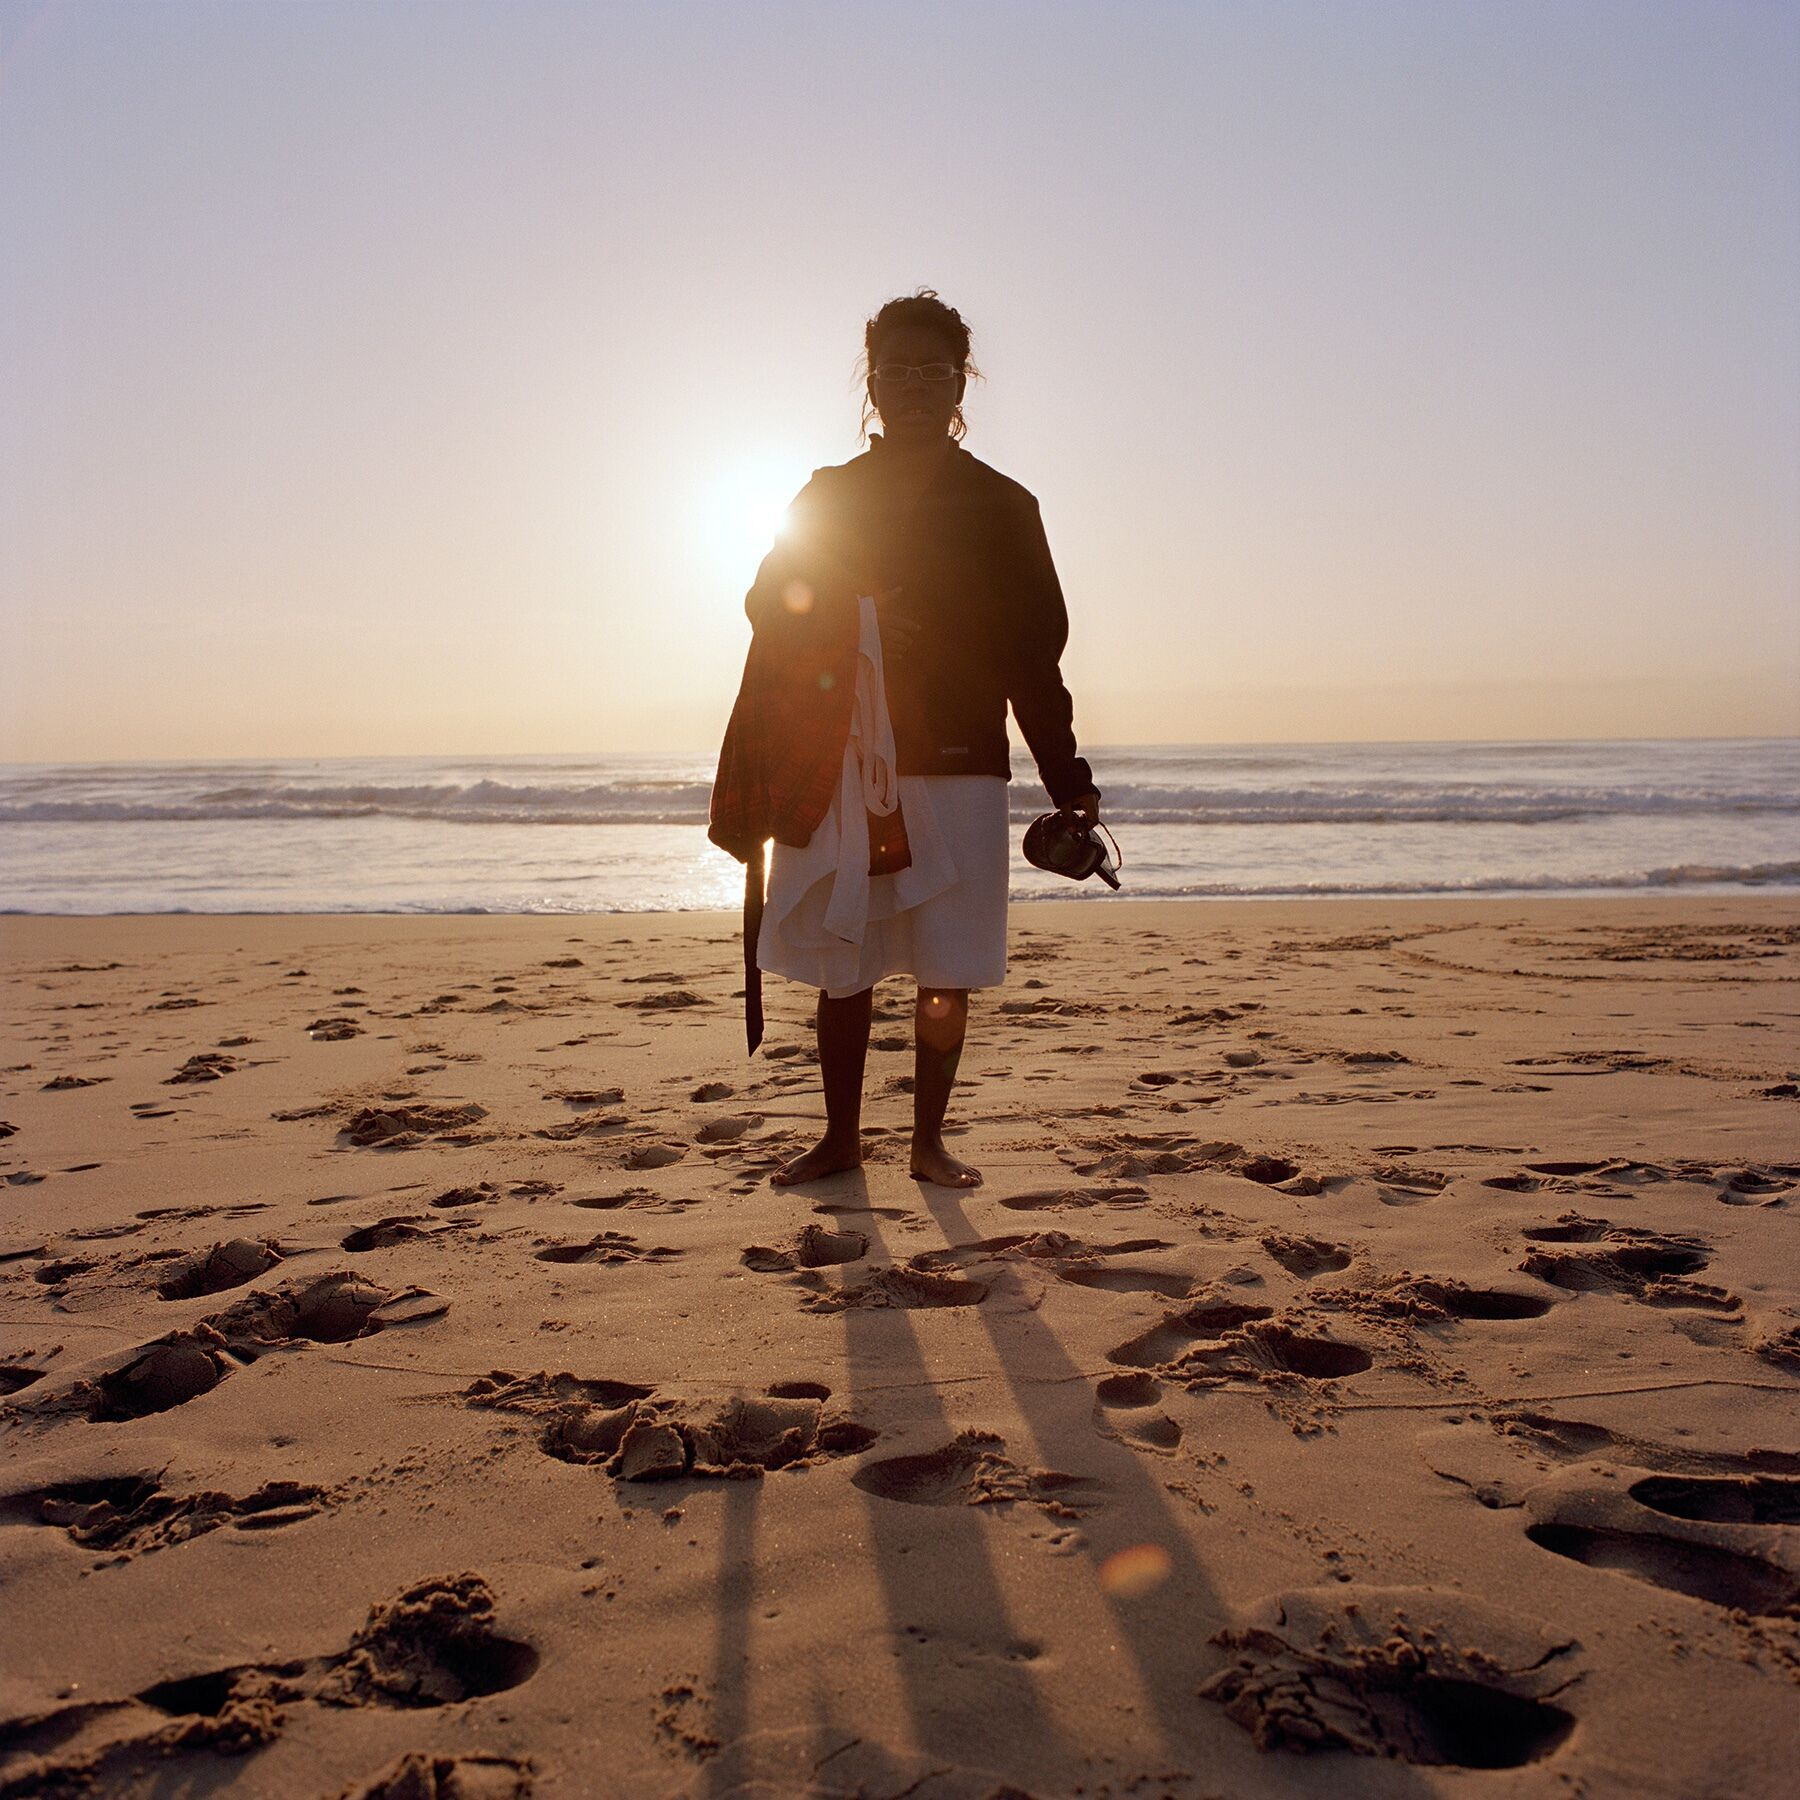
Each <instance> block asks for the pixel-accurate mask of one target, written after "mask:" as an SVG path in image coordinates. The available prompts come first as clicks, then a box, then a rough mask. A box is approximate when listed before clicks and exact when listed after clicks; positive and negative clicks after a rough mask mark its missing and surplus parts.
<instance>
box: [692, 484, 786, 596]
mask: <svg viewBox="0 0 1800 1800" xmlns="http://www.w3.org/2000/svg"><path fill="white" fill-rule="evenodd" d="M809 473H810V469H809V466H808V464H807V463H806V461H805V459H804V458H802V457H800V456H798V455H792V454H786V455H784V454H781V453H779V452H775V451H755V452H750V453H747V454H745V455H742V456H737V457H734V458H732V459H731V460H730V461H729V462H726V463H723V464H721V465H720V466H719V467H718V468H716V469H715V470H714V471H713V472H712V474H711V475H710V476H709V477H707V478H706V479H705V480H704V481H703V482H701V484H700V485H699V487H698V489H697V491H696V494H695V502H694V513H693V531H694V536H695V542H696V547H697V548H699V549H700V550H701V551H702V552H703V554H704V556H705V560H706V563H707V565H708V572H709V574H710V575H712V576H714V577H716V578H720V579H723V580H726V581H728V582H730V583H731V584H733V585H734V586H736V587H739V588H747V587H748V586H749V585H750V583H751V581H752V580H753V579H754V577H755V575H756V568H757V564H758V563H760V562H761V561H762V559H763V558H764V557H765V556H766V555H767V554H768V552H769V548H770V546H771V545H772V544H773V543H774V542H775V538H776V534H777V533H778V532H779V531H780V529H781V527H782V524H783V522H784V520H785V518H786V516H787V508H788V502H789V501H791V500H792V499H793V497H794V496H795V495H796V494H797V493H798V492H799V491H800V489H801V488H802V487H803V486H804V485H805V482H806V478H807V475H808V474H809Z"/></svg>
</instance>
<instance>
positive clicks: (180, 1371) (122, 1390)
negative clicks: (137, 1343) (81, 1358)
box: [15, 1270, 450, 1422]
mask: <svg viewBox="0 0 1800 1800" xmlns="http://www.w3.org/2000/svg"><path fill="white" fill-rule="evenodd" d="M449 1306H450V1302H449V1301H448V1300H446V1299H444V1298H443V1297H442V1296H441V1295H438V1294H433V1293H430V1292H428V1291H427V1290H426V1289H424V1288H403V1289H401V1290H399V1291H398V1292H393V1291H390V1290H389V1289H387V1288H384V1287H378V1286H377V1285H376V1284H375V1283H373V1282H369V1281H364V1280H363V1279H362V1278H361V1277H360V1276H357V1275H352V1274H349V1273H348V1272H345V1271H341V1270H340V1271H336V1272H333V1273H330V1274H325V1275H319V1276H316V1277H314V1278H313V1279H312V1280H311V1281H306V1282H298V1283H292V1284H290V1285H288V1286H287V1287H283V1288H279V1289H274V1290H271V1291H269V1292H266V1293H252V1294H247V1295H246V1296H245V1297H244V1298H243V1299H242V1300H240V1301H238V1303H237V1304H236V1305H235V1306H233V1307H230V1308H229V1309H227V1310H226V1311H225V1312H222V1313H219V1314H217V1315H215V1316H214V1317H213V1318H210V1319H204V1320H202V1321H201V1322H200V1323H198V1324H196V1325H193V1326H190V1327H189V1328H188V1329H186V1330H184V1331H176V1332H171V1333H170V1334H169V1335H168V1336H166V1337H162V1338H158V1339H157V1340H156V1341H155V1342H154V1343H151V1344H145V1345H143V1346H141V1347H140V1348H138V1349H136V1350H131V1351H127V1352H125V1353H124V1354H123V1355H119V1356H115V1357H111V1358H109V1359H107V1360H106V1361H105V1362H103V1363H101V1364H99V1365H97V1366H96V1365H90V1366H89V1368H88V1369H86V1370H84V1371H79V1372H76V1373H74V1374H73V1375H72V1376H71V1379H70V1381H69V1383H68V1384H67V1385H66V1386H65V1387H62V1388H59V1389H58V1390H57V1391H56V1392H54V1393H51V1394H44V1395H41V1396H40V1395H33V1396H31V1397H29V1398H28V1399H27V1400H25V1401H22V1402H17V1403H15V1404H18V1405H20V1406H21V1407H22V1408H23V1410H25V1411H27V1412H29V1413H33V1414H40V1415H43V1416H56V1415H61V1414H69V1413H73V1414H76V1415H78V1416H81V1417H85V1418H87V1419H89V1420H92V1421H95V1422H111V1421H122V1420H128V1419H141V1418H146V1417H148V1416H150V1415H151V1414H153V1413H160V1412H168V1411H170V1410H171V1409H172V1408H174V1407H177V1406H184V1405H186V1404H187V1402H188V1401H190V1400H195V1399H198V1398H199V1397H200V1395H202V1394H207V1393H210V1392H211V1391H212V1390H213V1389H214V1388H215V1387H217V1386H218V1385H219V1383H220V1382H221V1381H223V1380H224V1379H225V1378H226V1377H227V1376H228V1375H229V1374H231V1372H232V1371H233V1370H234V1369H236V1368H238V1367H240V1366H241V1365H243V1364H245V1363H251V1362H254V1361H256V1360H257V1358H258V1357H260V1356H264V1355H266V1354H268V1353H269V1352H270V1351H271V1350H276V1349H281V1348H285V1347H287V1346H291V1345H294V1344H297V1343H304V1342H311V1343H320V1344H342V1343H348V1342H349V1341H350V1340H351V1339H353V1338H359V1337H366V1336H368V1335H370V1334H371V1333H373V1332H377V1331H383V1330H386V1329H388V1328H389V1327H391V1326H398V1325H410V1324H415V1323H418V1322H421V1321H423V1320H426V1319H433V1318H436V1317H438V1316H439V1315H440V1314H441V1313H444V1312H446V1311H448V1310H449Z"/></svg>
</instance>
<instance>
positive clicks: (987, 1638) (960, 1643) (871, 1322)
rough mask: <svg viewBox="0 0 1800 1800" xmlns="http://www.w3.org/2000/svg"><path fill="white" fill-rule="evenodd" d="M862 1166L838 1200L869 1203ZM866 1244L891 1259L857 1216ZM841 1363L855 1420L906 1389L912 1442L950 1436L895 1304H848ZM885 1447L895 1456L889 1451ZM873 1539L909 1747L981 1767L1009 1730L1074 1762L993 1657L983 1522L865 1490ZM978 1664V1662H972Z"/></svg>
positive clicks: (1044, 1757) (906, 1319)
mask: <svg viewBox="0 0 1800 1800" xmlns="http://www.w3.org/2000/svg"><path fill="white" fill-rule="evenodd" d="M868 1195H869V1190H868V1183H867V1180H866V1179H865V1178H864V1176H863V1175H862V1173H861V1172H860V1171H857V1172H856V1173H855V1174H853V1175H852V1176H850V1177H848V1178H847V1179H846V1180H845V1181H844V1184H843V1186H842V1187H840V1188H838V1189H835V1190H834V1191H833V1200H834V1201H835V1202H837V1203H840V1204H842V1203H850V1204H854V1205H857V1206H867V1205H868V1204H869V1197H868ZM853 1223H854V1224H855V1226H856V1228H857V1229H858V1230H860V1231H864V1232H866V1234H867V1236H868V1239H869V1253H868V1257H867V1259H866V1261H865V1262H864V1263H861V1264H859V1265H858V1274H859V1276H860V1274H861V1271H862V1270H863V1269H865V1268H866V1269H867V1270H869V1271H870V1272H874V1271H877V1270H879V1269H881V1268H884V1267H887V1266H890V1265H891V1264H892V1263H893V1261H894V1258H893V1256H892V1254H891V1253H890V1252H889V1250H888V1247H887V1245H886V1244H885V1243H884V1242H883V1240H882V1235H881V1225H880V1220H879V1215H878V1214H876V1213H874V1212H872V1211H871V1212H868V1213H858V1214H855V1215H853ZM842 1316H843V1321H844V1353H845V1365H846V1369H847V1371H848V1378H849V1396H848V1397H849V1400H850V1402H851V1410H852V1412H853V1414H854V1416H855V1417H857V1418H858V1419H861V1420H863V1421H865V1422H867V1421H869V1420H870V1418H871V1417H872V1416H873V1414H874V1412H875V1406H876V1404H877V1401H878V1396H879V1394H880V1393H881V1391H882V1390H884V1389H885V1390H888V1391H890V1392H891V1391H892V1390H894V1389H896V1388H900V1387H905V1388H908V1389H911V1390H913V1401H912V1404H911V1405H910V1406H909V1408H908V1412H907V1418H908V1424H909V1426H910V1427H916V1428H918V1430H919V1431H920V1433H921V1436H920V1438H919V1441H918V1443H917V1446H916V1447H917V1448H918V1449H919V1450H920V1451H929V1450H935V1449H937V1448H938V1447H940V1446H941V1445H943V1444H945V1443H947V1442H948V1441H949V1440H950V1439H951V1438H952V1437H953V1436H954V1435H955V1433H956V1427H955V1425H954V1424H953V1423H952V1422H951V1420H950V1417H949V1414H948V1413H947V1412H946V1411H945V1409H944V1404H943V1401H942V1400H941V1398H940V1397H939V1395H938V1392H937V1388H936V1386H935V1385H934V1382H933V1377H932V1372H931V1370H930V1368H929V1367H928V1365H927V1362H926V1358H925V1353H924V1350H923V1348H922V1347H921V1345H920V1343H919V1337H918V1333H917V1332H916V1330H915V1329H914V1326H913V1320H912V1316H911V1313H910V1312H908V1311H907V1310H905V1309H903V1308H885V1307H884V1308H866V1309H865V1308H857V1307H850V1308H846V1309H845V1311H844V1313H843V1315H842ZM889 1453H890V1454H892V1452H889ZM859 1492H863V1493H864V1502H865V1505H866V1509H867V1514H868V1523H869V1542H870V1545H871V1548H872V1550H873V1553H874V1559H875V1573H876V1576H877V1578H878V1579H879V1581H880V1583H881V1588H882V1595H883V1599H884V1602H885V1605H886V1609H887V1616H888V1628H889V1632H890V1635H891V1643H892V1648H893V1654H894V1659H895V1665H896V1668H897V1670H898V1672H899V1676H900V1680H901V1683H902V1686H903V1688H904V1690H905V1694H906V1704H907V1711H908V1714H909V1716H910V1720H911V1725H912V1735H913V1740H914V1745H915V1747H916V1748H917V1750H918V1751H919V1752H921V1753H922V1754H923V1755H925V1756H926V1757H928V1758H930V1759H931V1760H933V1761H948V1762H950V1763H952V1764H955V1765H972V1766H974V1767H977V1768H984V1767H987V1766H988V1765H989V1760H990V1758H991V1756H992V1754H993V1749H994V1746H995V1744H996V1742H998V1741H1002V1740H1001V1738H1000V1735H999V1734H997V1733H996V1730H995V1721H996V1719H997V1718H1003V1719H1005V1721H1006V1723H1007V1730H1006V1733H1005V1737H1006V1738H1007V1739H1011V1740H1012V1741H1014V1742H1024V1743H1029V1744H1030V1745H1032V1747H1033V1751H1034V1760H1035V1761H1037V1762H1038V1765H1039V1766H1040V1767H1043V1768H1045V1769H1055V1768H1057V1767H1059V1766H1060V1767H1062V1768H1064V1769H1066V1768H1068V1767H1069V1766H1071V1765H1070V1764H1069V1763H1068V1761H1067V1760H1066V1757H1067V1750H1066V1747H1064V1746H1063V1745H1062V1742H1061V1735H1060V1733H1059V1732H1058V1730H1057V1728H1056V1726H1055V1724H1054V1723H1053V1722H1052V1720H1051V1719H1050V1717H1049V1715H1048V1713H1047V1712H1046V1711H1045V1708H1044V1704H1043V1699H1042V1696H1041V1695H1040V1694H1039V1692H1038V1687H1037V1683H1036V1681H1035V1680H1034V1679H1033V1678H1032V1675H1031V1672H1030V1670H1029V1669H1028V1668H1027V1667H1026V1666H1025V1665H1024V1664H1023V1662H1022V1661H1017V1660H1013V1659H1011V1658H1009V1657H1008V1656H1006V1655H1005V1654H996V1648H997V1647H999V1648H1000V1649H1002V1650H1003V1649H1004V1647H1006V1646H1011V1645H1013V1644H1015V1643H1016V1642H1017V1641H1018V1637H1019V1633H1018V1632H1017V1630H1016V1629H1015V1627H1014V1625H1013V1622H1012V1619H1011V1615H1010V1613H1009V1611H1008V1609H1007V1604H1006V1598H1005V1595H1004V1594H1003V1592H1002V1591H1001V1587H1000V1582H999V1579H998V1576H997V1574H996V1572H995V1568H994V1564H993V1560H992V1558H991V1556H990V1553H989V1548H988V1543H987V1533H988V1531H989V1530H990V1529H992V1525H991V1522H990V1521H989V1520H988V1519H986V1518H984V1517H981V1516H980V1515H979V1514H977V1513H975V1512H973V1511H971V1509H970V1508H968V1507H962V1506H943V1507H938V1506H932V1507H926V1506H914V1505H908V1504H906V1503H904V1502H901V1501H896V1500H889V1499H884V1498H882V1497H880V1496H879V1495H875V1494H870V1493H867V1492H866V1491H864V1490H860V1489H859ZM977 1659H979V1660H977Z"/></svg>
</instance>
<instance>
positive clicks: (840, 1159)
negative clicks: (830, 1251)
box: [769, 988, 875, 1187]
mask: <svg viewBox="0 0 1800 1800" xmlns="http://www.w3.org/2000/svg"><path fill="white" fill-rule="evenodd" d="M874 998H875V990H874V989H873V988H864V989H863V990H862V992H861V993H860V994H847V995H845V996H844V998H843V999H842V1000H833V999H832V998H831V997H830V995H828V994H827V993H826V992H825V990H824V989H823V988H821V989H820V990H819V1010H818V1014H817V1018H816V1025H817V1029H818V1034H819V1074H820V1076H821V1077H822V1078H823V1080H824V1084H825V1135H824V1136H823V1137H822V1138H820V1139H819V1141H818V1142H817V1143H816V1144H814V1145H813V1147H812V1148H811V1149H810V1150H808V1151H807V1152H806V1153H805V1154H804V1155H802V1156H796V1157H795V1158H793V1160H792V1161H790V1162H785V1163H783V1164H782V1165H781V1167H780V1168H779V1169H777V1170H776V1171H775V1173H774V1174H773V1175H771V1176H770V1177H769V1179H770V1180H771V1181H772V1182H774V1184H775V1185H776V1186H777V1187H792V1186H793V1185H794V1184H795V1183H796V1182H800V1181H817V1180H818V1179H819V1177H820V1176H821V1175H835V1174H837V1173H838V1172H839V1171H840V1170H841V1169H854V1168H857V1167H858V1166H859V1165H860V1164H861V1162H862V1089H863V1064H864V1063H865V1062H867V1061H868V1056H869V1018H870V1014H871V1011H872V1007H873V1003H874Z"/></svg>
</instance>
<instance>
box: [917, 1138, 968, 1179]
mask: <svg viewBox="0 0 1800 1800" xmlns="http://www.w3.org/2000/svg"><path fill="white" fill-rule="evenodd" d="M912 1172H913V1179H914V1180H915V1181H934V1182H936V1183H937V1185H938V1186H939V1187H962V1188H972V1187H980V1186H981V1171H980V1170H979V1169H977V1168H974V1167H972V1166H971V1165H970V1164H968V1163H966V1162H960V1161H958V1160H957V1158H956V1157H954V1156H952V1155H951V1154H950V1152H949V1151H948V1150H946V1149H945V1148H944V1140H943V1139H942V1138H941V1137H929V1138H914V1139H913V1147H912Z"/></svg>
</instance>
